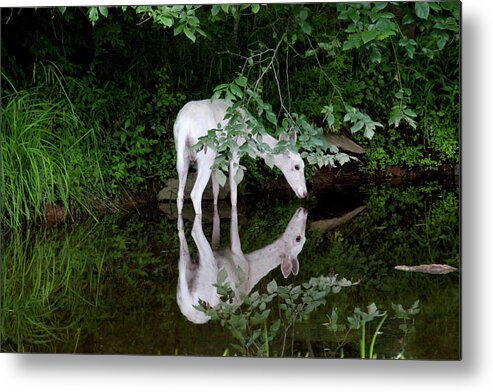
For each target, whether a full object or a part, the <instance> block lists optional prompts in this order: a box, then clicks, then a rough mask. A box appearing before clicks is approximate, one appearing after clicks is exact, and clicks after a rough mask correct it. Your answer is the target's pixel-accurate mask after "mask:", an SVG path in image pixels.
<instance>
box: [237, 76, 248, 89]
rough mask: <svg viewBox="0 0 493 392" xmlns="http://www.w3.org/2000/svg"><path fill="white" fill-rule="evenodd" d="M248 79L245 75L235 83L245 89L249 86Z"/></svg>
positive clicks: (239, 77)
mask: <svg viewBox="0 0 493 392" xmlns="http://www.w3.org/2000/svg"><path fill="white" fill-rule="evenodd" d="M247 82H248V80H247V78H246V77H245V76H243V75H241V76H238V77H237V78H236V79H235V83H236V84H237V85H238V86H241V87H245V86H246V85H247Z"/></svg>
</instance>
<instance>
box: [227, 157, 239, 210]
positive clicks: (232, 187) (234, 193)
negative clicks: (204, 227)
mask: <svg viewBox="0 0 493 392" xmlns="http://www.w3.org/2000/svg"><path fill="white" fill-rule="evenodd" d="M239 162H240V160H239V159H238V154H236V153H235V152H233V157H232V158H231V162H230V163H229V192H230V194H231V206H232V207H236V205H237V203H238V184H237V183H236V181H235V175H236V172H237V171H238V164H239Z"/></svg>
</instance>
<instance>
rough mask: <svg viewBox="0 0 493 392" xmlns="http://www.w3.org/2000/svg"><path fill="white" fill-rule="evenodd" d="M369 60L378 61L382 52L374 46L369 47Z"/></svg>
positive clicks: (380, 59)
mask: <svg viewBox="0 0 493 392" xmlns="http://www.w3.org/2000/svg"><path fill="white" fill-rule="evenodd" d="M370 60H371V61H372V62H373V63H380V62H381V61H382V54H381V53H380V50H378V48H377V47H375V46H374V47H372V48H371V49H370Z"/></svg>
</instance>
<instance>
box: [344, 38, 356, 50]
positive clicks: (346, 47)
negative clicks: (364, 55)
mask: <svg viewBox="0 0 493 392" xmlns="http://www.w3.org/2000/svg"><path fill="white" fill-rule="evenodd" d="M352 48H354V44H353V41H349V40H348V41H344V43H343V44H342V50H349V49H352Z"/></svg>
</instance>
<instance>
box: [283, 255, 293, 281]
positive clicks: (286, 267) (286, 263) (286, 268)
mask: <svg viewBox="0 0 493 392" xmlns="http://www.w3.org/2000/svg"><path fill="white" fill-rule="evenodd" d="M292 269H293V266H292V264H291V260H290V259H289V258H288V256H286V255H281V272H282V276H284V279H286V278H287V277H288V276H289V274H290V273H291V270H292Z"/></svg>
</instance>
